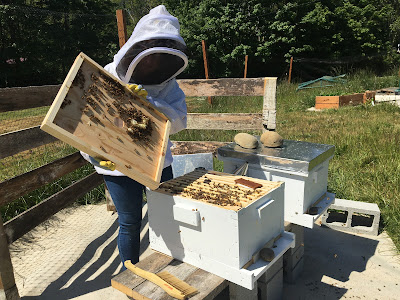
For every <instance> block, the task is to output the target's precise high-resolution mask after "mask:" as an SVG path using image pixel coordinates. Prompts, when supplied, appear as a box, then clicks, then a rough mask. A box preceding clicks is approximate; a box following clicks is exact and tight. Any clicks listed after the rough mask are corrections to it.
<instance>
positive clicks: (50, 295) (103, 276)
mask: <svg viewBox="0 0 400 300" xmlns="http://www.w3.org/2000/svg"><path fill="white" fill-rule="evenodd" d="M146 224H147V213H146V215H145V216H144V218H143V222H142V228H141V231H143V230H144V227H145V225H146ZM118 228H119V224H118V219H116V220H115V222H114V223H113V224H112V226H111V227H110V228H109V229H108V230H107V231H106V232H105V233H104V234H102V235H101V236H99V237H98V238H96V239H95V240H93V241H92V242H91V243H90V244H89V245H88V246H87V247H86V249H85V251H84V252H83V253H82V255H81V256H80V257H79V258H78V260H77V261H76V262H75V263H74V264H73V265H72V266H71V267H70V268H69V269H68V270H67V271H66V272H65V273H64V274H62V275H61V276H60V277H59V278H58V279H56V280H55V281H53V282H52V283H51V284H50V285H49V286H48V287H47V288H46V289H45V290H44V291H43V293H42V294H41V295H38V296H24V297H22V298H21V300H29V299H40V300H45V299H49V300H54V299H57V300H66V299H73V298H77V297H79V296H83V295H86V294H90V293H92V292H95V291H100V290H102V289H105V288H109V287H110V285H111V278H112V277H113V276H114V275H115V272H116V271H117V270H118V269H120V268H121V262H120V258H119V256H115V258H114V259H112V261H109V260H110V258H111V257H112V256H113V253H114V252H115V248H116V247H117V238H113V239H112V240H110V238H111V237H112V236H113V235H114V234H115V232H116V231H117V230H118ZM88 230H89V229H88ZM105 243H108V244H107V245H104V244H105ZM148 245H149V237H148V230H146V232H145V234H144V237H143V238H142V242H141V247H140V254H142V253H143V252H144V251H145V250H146V249H147V248H148ZM100 247H103V248H104V249H103V251H102V252H101V254H100V255H99V256H98V257H97V259H96V260H95V261H94V262H93V257H94V256H95V254H96V251H97V250H98V249H99V248H100ZM91 261H92V262H91ZM89 262H91V264H90V265H89V266H88V267H87V268H86V269H84V268H85V266H86V265H87V264H88V263H89ZM106 263H107V264H106ZM49 264H51V262H49ZM105 265H107V267H106V268H104V266H105ZM99 269H102V270H101V271H99ZM77 274H79V275H78V276H77ZM75 277H76V278H75ZM91 277H93V279H91ZM70 281H72V283H70V284H69V285H68V283H69V282H70ZM65 285H67V287H65V288H64V286H65ZM93 299H94V298H93Z"/></svg>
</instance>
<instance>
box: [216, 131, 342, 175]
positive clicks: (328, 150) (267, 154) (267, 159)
mask: <svg viewBox="0 0 400 300" xmlns="http://www.w3.org/2000/svg"><path fill="white" fill-rule="evenodd" d="M257 139H258V140H259V139H260V138H259V137H257ZM258 145H259V146H258V148H256V149H246V148H242V147H240V146H238V145H237V144H236V143H230V144H228V145H225V146H223V147H220V148H218V155H220V156H221V157H227V158H228V157H229V158H235V159H240V160H243V161H246V162H248V163H249V164H259V165H261V166H265V167H270V168H275V169H281V170H288V171H296V172H301V173H308V172H310V171H311V170H312V169H313V168H314V167H316V166H317V165H319V164H320V163H322V162H324V161H325V160H327V159H328V158H330V157H331V156H332V155H333V154H334V152H335V146H333V145H325V144H315V143H310V142H302V141H293V140H284V141H283V145H282V147H279V148H267V147H264V146H262V144H261V142H259V143H258Z"/></svg>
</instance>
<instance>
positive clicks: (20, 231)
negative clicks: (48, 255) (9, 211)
mask: <svg viewBox="0 0 400 300" xmlns="http://www.w3.org/2000/svg"><path fill="white" fill-rule="evenodd" d="M102 182H103V176H101V175H99V174H97V173H96V172H93V173H92V174H90V175H88V176H86V177H85V178H83V179H81V180H79V181H77V182H75V183H74V184H71V185H70V186H68V187H67V188H65V189H63V190H62V191H60V192H58V193H56V194H54V195H52V196H51V197H49V198H47V199H46V200H43V201H42V202H40V203H39V204H37V205H35V206H33V207H31V208H30V209H28V210H26V211H25V212H23V213H22V214H20V215H18V216H16V217H15V218H13V219H11V220H9V221H8V222H6V223H5V224H4V229H5V233H6V235H7V240H8V243H9V244H11V243H12V242H14V241H15V240H17V239H19V238H20V237H21V236H23V235H24V234H25V233H27V232H29V231H30V230H32V229H33V228H35V227H36V226H37V225H39V224H40V223H42V222H43V221H45V220H47V219H48V218H50V217H51V216H53V215H54V214H55V213H57V212H58V211H60V210H61V209H63V208H65V207H66V206H67V205H69V204H70V203H72V202H74V201H75V200H77V199H79V198H80V197H82V196H83V195H85V194H86V193H87V192H90V191H91V190H92V189H94V188H95V187H97V186H99V185H100V184H101V183H102Z"/></svg>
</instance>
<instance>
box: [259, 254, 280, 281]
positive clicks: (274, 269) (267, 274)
mask: <svg viewBox="0 0 400 300" xmlns="http://www.w3.org/2000/svg"><path fill="white" fill-rule="evenodd" d="M282 268H283V256H281V257H280V258H279V259H278V260H277V261H276V262H274V263H273V265H272V266H271V267H270V268H269V269H268V270H267V271H266V272H265V273H264V274H263V275H261V277H260V278H259V279H258V282H263V283H267V282H268V281H270V280H271V279H272V278H273V277H274V276H275V275H276V274H277V273H278V272H279V271H281V270H282Z"/></svg>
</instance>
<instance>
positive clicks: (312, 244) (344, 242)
mask: <svg viewBox="0 0 400 300" xmlns="http://www.w3.org/2000/svg"><path fill="white" fill-rule="evenodd" d="M146 213H147V207H146V206H144V207H143V215H144V216H145V217H144V220H145V222H144V226H143V228H142V233H141V237H142V249H141V252H142V256H141V258H144V257H145V256H147V255H148V254H150V253H151V250H150V249H148V243H149V242H148V225H147V222H146V221H147V214H146ZM117 235H118V221H117V215H116V214H115V213H114V214H112V213H111V212H109V211H107V210H106V205H105V204H102V205H87V206H79V207H74V208H67V209H64V210H63V211H61V212H59V213H57V214H56V215H55V216H54V217H53V218H52V219H50V220H49V221H47V222H45V223H43V224H42V225H40V226H38V227H37V228H36V229H34V230H33V231H31V232H30V233H28V234H27V235H25V236H24V237H22V238H21V239H19V240H18V241H16V242H14V243H13V244H12V245H11V247H10V251H11V256H12V262H13V266H14V270H15V279H16V283H17V287H18V290H19V293H20V295H21V297H22V299H23V300H27V299H39V300H43V299H49V300H50V299H51V300H54V299H57V300H64V299H85V300H89V299H96V300H102V299H104V300H105V299H107V300H109V299H116V300H119V299H128V298H127V297H126V296H125V295H124V294H122V293H121V292H119V291H117V290H115V289H114V288H112V287H111V286H110V279H111V278H112V277H113V276H115V275H116V274H118V273H119V272H120V270H121V263H120V261H119V256H118V250H117ZM304 260H305V261H304V262H305V266H304V270H303V273H302V275H301V276H300V278H298V280H297V281H296V283H295V284H286V283H285V284H284V291H283V292H284V299H307V300H308V299H379V300H380V299H385V300H386V299H400V286H399V284H400V262H399V261H400V257H399V255H398V253H397V252H396V250H395V247H394V244H393V242H392V241H391V240H390V238H389V237H388V236H387V234H386V233H385V232H383V233H381V234H380V235H379V236H378V237H371V236H364V235H353V234H348V233H342V232H338V231H334V230H331V229H328V228H322V227H319V226H316V227H315V228H314V229H312V230H311V229H306V231H305V254H304Z"/></svg>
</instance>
